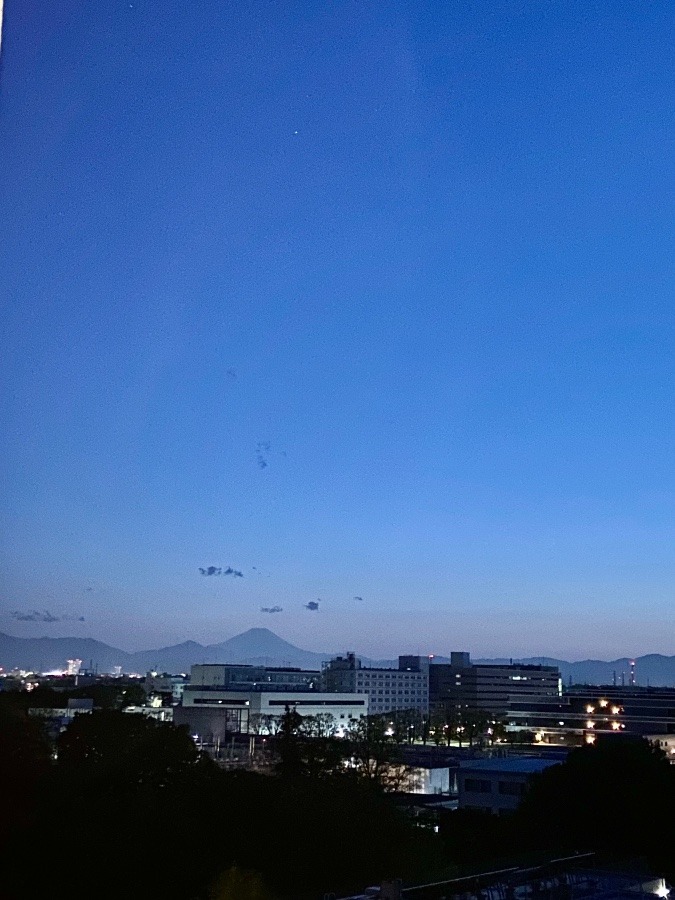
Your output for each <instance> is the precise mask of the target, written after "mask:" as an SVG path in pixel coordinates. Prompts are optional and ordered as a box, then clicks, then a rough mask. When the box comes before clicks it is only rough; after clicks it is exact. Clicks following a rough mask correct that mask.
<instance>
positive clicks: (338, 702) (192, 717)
mask: <svg viewBox="0 0 675 900" xmlns="http://www.w3.org/2000/svg"><path fill="white" fill-rule="evenodd" d="M286 709H292V710H295V711H296V712H297V713H299V714H300V715H301V716H331V717H332V720H333V725H334V730H335V732H336V733H337V734H341V733H344V732H345V731H346V730H347V729H348V728H349V727H350V726H351V725H353V724H354V722H355V721H357V720H358V719H359V718H361V717H362V716H367V715H368V698H367V697H366V696H361V697H358V696H355V695H354V694H353V693H324V692H321V691H295V690H291V691H282V690H273V691H264V690H253V691H240V690H225V689H221V688H214V687H201V688H200V687H198V686H195V685H191V686H190V687H189V688H188V689H186V690H185V692H184V693H183V702H182V704H181V705H180V706H177V707H175V708H174V710H173V714H174V716H173V720H174V722H175V723H176V724H177V725H187V726H188V729H189V731H190V734H192V735H193V736H196V737H197V738H198V739H199V740H200V742H202V743H206V744H212V743H217V742H218V741H221V742H222V741H224V740H225V739H226V737H228V736H230V735H234V734H274V733H276V731H277V730H278V726H279V721H280V719H281V716H283V715H284V713H285V712H286Z"/></svg>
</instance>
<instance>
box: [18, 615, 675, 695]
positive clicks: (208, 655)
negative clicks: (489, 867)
mask: <svg viewBox="0 0 675 900" xmlns="http://www.w3.org/2000/svg"><path fill="white" fill-rule="evenodd" d="M403 649H404V650H405V648H403ZM335 655H336V654H335V653H331V652H326V653H317V652H313V651H311V650H303V649H301V648H300V647H296V646H295V645H294V644H291V643H289V642H288V641H285V640H284V639H283V638H280V637H279V636H278V635H277V634H275V633H274V632H273V631H270V630H269V629H268V628H250V629H249V630H248V631H244V632H242V634H237V635H235V636H234V637H231V638H229V639H228V640H225V641H221V642H220V643H217V644H207V645H204V644H198V643H197V642H195V641H185V642H183V643H180V644H175V645H173V646H170V647H160V648H158V649H156V650H141V651H138V652H136V653H128V652H126V651H125V650H120V649H118V648H116V647H111V646H109V645H108V644H105V643H103V642H101V641H97V640H94V639H93V638H78V637H66V638H50V637H42V638H20V637H12V636H11V635H8V634H3V633H2V632H0V666H2V668H3V669H4V670H5V671H8V670H10V669H15V668H20V669H30V670H33V671H50V670H54V669H63V668H64V667H65V664H66V660H67V659H81V660H82V662H83V663H84V665H85V666H87V667H89V666H90V665H93V666H95V667H97V668H98V671H99V672H110V671H112V670H113V667H114V666H121V667H122V671H123V672H127V673H130V672H135V673H141V674H144V673H145V672H147V671H150V670H152V669H155V670H158V671H162V672H189V671H190V666H191V665H193V664H195V663H204V662H205V663H239V664H249V665H267V666H296V667H299V668H303V669H320V668H321V664H322V663H323V662H324V661H326V660H328V659H330V658H331V657H333V656H335ZM361 660H362V662H363V664H364V665H368V666H396V665H397V661H395V660H372V659H368V658H366V657H364V656H361ZM472 661H473V662H476V663H482V664H484V665H489V664H492V665H496V664H501V665H504V664H508V663H509V662H510V661H511V660H509V659H507V658H500V659H475V660H472ZM435 662H436V663H441V662H449V659H448V658H447V657H444V656H436V657H435ZM513 662H520V663H525V664H527V665H540V664H543V665H549V666H557V667H558V668H559V669H560V675H561V677H562V679H563V681H564V683H565V684H567V683H568V681H569V680H570V679H571V681H572V683H574V684H611V683H612V681H613V680H614V677H615V676H616V682H617V684H619V685H620V684H621V683H622V679H623V681H625V683H626V684H628V682H629V677H630V674H629V673H630V659H629V658H628V657H623V658H621V659H616V660H612V661H609V662H605V661H603V660H594V659H587V660H583V661H581V662H567V660H563V659H555V658H552V657H539V656H537V657H529V658H527V659H514V660H513ZM635 675H636V681H637V683H638V684H639V685H646V684H649V685H652V686H654V687H663V686H671V687H672V686H675V656H663V655H661V654H657V653H651V654H647V655H645V656H639V657H636V658H635Z"/></svg>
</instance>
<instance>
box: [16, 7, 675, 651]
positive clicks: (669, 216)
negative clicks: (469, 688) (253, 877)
mask: <svg viewBox="0 0 675 900" xmlns="http://www.w3.org/2000/svg"><path fill="white" fill-rule="evenodd" d="M674 26H675V9H674V7H673V5H672V3H670V2H667V0H662V2H661V0H654V2H645V3H637V2H622V0H612V2H609V0H605V2H593V0H583V2H582V0H578V2H576V0H560V2H558V0H549V2H537V0H533V2H522V0H521V2H501V0H489V2H488V0H485V2H468V0H466V2H465V0H456V2H451V3H447V2H431V0H400V2H387V0H378V2H364V0H359V2H351V0H344V2H342V0H341V2H332V3H323V2H315V0H305V2H302V0H297V2H281V0H278V2H272V0H256V2H253V0H249V2H247V0H241V2H222V0H217V2H216V0H202V2H199V3H185V2H184V0H182V2H178V0H162V2H156V0H132V2H128V0H126V2H121V0H96V2H92V3H84V4H83V3H81V2H75V0H61V2H59V3H52V2H47V0H39V2H36V3H34V4H26V3H21V2H19V0H7V2H6V3H5V28H4V36H3V59H2V68H1V72H0V155H1V158H2V160H3V164H2V173H1V174H0V187H1V194H0V202H1V204H2V218H1V222H2V224H1V225H0V229H1V231H0V254H1V257H0V264H1V267H2V277H1V285H0V290H1V291H2V296H3V302H2V327H3V335H4V337H3V344H4V347H5V350H4V354H3V358H4V361H3V364H2V365H3V380H4V385H5V388H4V400H3V402H2V419H1V423H0V424H1V426H2V431H3V434H4V454H3V455H4V463H3V484H2V509H3V516H4V528H3V531H4V537H3V541H2V551H3V554H2V581H3V585H2V594H1V595H0V630H3V631H6V632H9V633H11V634H16V635H22V636H29V635H30V636H37V635H42V634H50V635H54V636H56V635H64V634H71V633H76V634H81V635H91V636H94V637H97V638H99V639H102V640H106V641H108V642H110V643H113V644H117V645H118V646H122V647H124V648H125V649H140V648H142V647H146V646H153V645H155V646H156V645H158V644H162V643H172V642H176V641H179V640H183V639H186V638H193V639H196V640H199V641H202V642H215V641H219V640H223V639H225V638H227V637H230V636H231V635H233V634H235V633H237V632H238V631H241V630H244V629H245V628H248V627H251V626H266V627H269V628H272V629H273V630H275V631H276V632H277V633H278V634H280V635H281V636H283V637H285V638H287V639H289V640H291V641H293V642H294V643H297V644H300V645H302V646H305V647H308V648H310V649H322V650H323V649H326V650H339V649H345V648H347V647H349V648H356V649H357V650H358V651H360V652H368V653H373V654H378V655H384V654H393V653H396V652H417V651H419V652H436V653H445V652H448V651H449V650H451V649H467V650H470V651H471V652H472V653H473V654H474V655H476V656H480V655H497V654H499V655H506V656H523V655H541V654H550V655H555V656H564V657H567V658H579V657H583V656H588V655H592V656H599V657H605V658H609V657H614V656H619V655H626V654H627V655H631V654H640V653H643V652H648V651H655V652H663V653H674V652H675V624H674V623H675V614H674V613H673V608H674V606H675V604H674V603H673V593H674V586H675V554H674V553H673V545H674V538H675V527H674V526H675V519H674V504H675V475H674V471H675V470H674V466H673V456H674V439H675V429H674V427H673V403H674V399H675V394H674V390H673V388H674V377H673V376H674V361H675V356H674V353H673V346H674V339H675V327H674V325H675V310H674V307H673V298H674V295H675V292H674V287H675V278H674V276H673V271H674V267H673V264H674V247H675V243H674V237H675V235H674V228H673V209H674V208H675V197H674V193H675V191H674V188H675V154H674V152H673V151H674V149H675V147H674V143H675V140H674V137H675V132H674V129H673V97H675V61H674V59H675V58H674V55H673V45H674V39H675V27H674ZM259 444H263V445H269V449H265V446H263V447H262V448H261V449H259V446H258V445H259ZM259 453H261V454H262V457H263V459H264V461H266V462H267V466H266V467H265V468H261V466H260V465H259V460H258V455H259ZM209 565H214V566H222V567H226V566H232V567H234V568H235V569H239V570H241V571H242V572H243V574H244V577H243V578H238V577H236V576H220V577H218V576H214V577H204V576H201V575H200V574H199V571H198V567H200V566H202V567H206V566H209ZM254 567H255V568H254ZM355 596H359V597H362V598H363V600H355V599H354V597H355ZM317 598H320V601H321V602H320V604H319V610H318V611H310V610H307V609H306V608H305V604H306V603H308V602H309V601H311V600H316V599H317ZM277 605H278V606H281V607H283V612H280V613H276V614H269V613H262V612H260V608H261V607H272V606H277ZM30 610H48V611H49V612H50V613H51V614H52V615H53V616H54V617H59V618H60V617H66V618H65V619H64V620H62V621H59V622H53V623H51V624H48V623H38V622H22V621H19V620H17V619H16V618H15V617H13V615H12V613H14V612H17V611H18V612H21V613H24V612H26V611H30ZM71 616H72V617H74V619H77V618H78V617H79V616H84V617H85V621H84V622H77V621H75V620H74V619H69V618H67V617H71Z"/></svg>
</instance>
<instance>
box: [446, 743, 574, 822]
mask: <svg viewBox="0 0 675 900" xmlns="http://www.w3.org/2000/svg"><path fill="white" fill-rule="evenodd" d="M561 761H562V760H561V759H542V758H540V757H527V756H523V757H505V758H496V759H480V760H472V761H471V762H468V763H462V764H461V765H460V767H459V770H458V772H457V793H458V800H459V809H475V810H480V811H481V812H488V813H493V814H496V815H504V814H507V813H511V812H514V811H515V810H516V809H517V807H518V804H519V803H520V801H521V799H522V798H523V796H524V795H525V792H526V790H527V785H528V783H529V781H530V779H531V778H532V776H533V775H536V774H538V773H539V772H543V771H544V770H545V769H547V768H549V766H553V765H556V764H557V763H560V762H561Z"/></svg>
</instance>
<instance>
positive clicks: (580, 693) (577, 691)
mask: <svg viewBox="0 0 675 900" xmlns="http://www.w3.org/2000/svg"><path fill="white" fill-rule="evenodd" d="M506 722H507V730H508V731H510V732H522V731H530V732H532V733H533V734H534V736H535V739H536V740H537V741H539V742H541V743H547V744H549V743H550V744H561V743H576V744H580V743H594V742H595V740H596V739H598V738H599V737H600V736H602V735H605V734H614V735H617V734H626V735H633V736H635V737H642V736H645V737H647V736H648V737H652V738H654V737H655V738H660V739H661V740H662V742H663V743H664V744H666V745H667V749H668V752H670V749H671V747H670V744H669V743H668V741H667V738H668V736H675V689H673V688H648V687H638V686H636V685H630V686H629V685H626V686H621V687H618V686H616V685H612V686H607V685H606V686H602V687H574V688H569V689H567V690H565V692H564V693H563V695H562V697H559V698H557V699H556V700H544V699H540V700H537V699H536V698H527V697H521V698H520V702H518V703H516V702H514V703H513V704H512V706H511V708H510V710H509V713H508V716H507V720H506Z"/></svg>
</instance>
